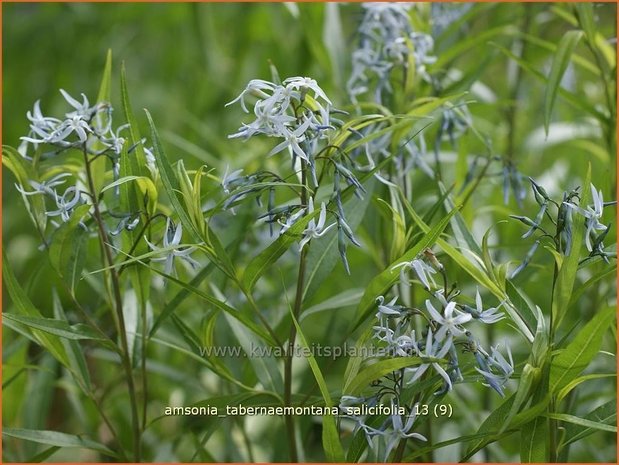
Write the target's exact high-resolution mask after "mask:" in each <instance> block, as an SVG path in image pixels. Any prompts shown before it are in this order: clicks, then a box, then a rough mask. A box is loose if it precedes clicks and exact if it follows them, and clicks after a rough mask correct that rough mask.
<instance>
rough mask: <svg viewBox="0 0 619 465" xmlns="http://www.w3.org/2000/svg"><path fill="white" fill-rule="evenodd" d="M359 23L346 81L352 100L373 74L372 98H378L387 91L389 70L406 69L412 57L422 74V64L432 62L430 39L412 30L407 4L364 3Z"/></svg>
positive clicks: (424, 72)
mask: <svg viewBox="0 0 619 465" xmlns="http://www.w3.org/2000/svg"><path fill="white" fill-rule="evenodd" d="M363 9H364V10H365V12H364V16H363V20H362V21H361V24H360V25H359V28H358V32H359V36H360V41H359V47H358V48H357V49H356V50H355V51H354V52H353V55H352V57H353V68H352V74H351V76H350V79H349V80H348V83H347V89H348V93H349V95H350V97H351V99H352V100H353V102H356V98H357V96H358V95H361V94H364V93H366V92H368V91H369V90H370V86H371V82H372V80H373V79H374V78H375V79H376V84H375V88H374V100H375V101H376V102H377V103H381V102H382V96H383V93H384V92H387V93H391V92H392V88H391V83H390V78H391V72H392V71H393V69H394V68H396V67H402V68H403V69H406V68H407V67H408V63H409V62H410V61H411V60H410V58H411V57H412V58H413V60H414V64H415V71H416V72H417V74H419V75H421V76H423V77H426V78H427V76H428V74H427V71H426V65H427V64H431V63H434V61H436V58H435V57H433V56H432V55H431V53H432V49H433V47H434V41H433V40H432V37H431V36H430V35H428V34H423V33H419V32H415V31H413V30H412V27H411V24H410V18H409V9H410V4H406V3H364V4H363Z"/></svg>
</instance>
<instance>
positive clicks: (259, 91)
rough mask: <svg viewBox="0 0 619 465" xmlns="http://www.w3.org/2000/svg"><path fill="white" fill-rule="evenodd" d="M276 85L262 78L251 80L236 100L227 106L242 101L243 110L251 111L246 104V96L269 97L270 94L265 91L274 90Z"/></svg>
mask: <svg viewBox="0 0 619 465" xmlns="http://www.w3.org/2000/svg"><path fill="white" fill-rule="evenodd" d="M276 87H278V86H277V85H276V84H273V83H272V82H269V81H264V80H262V79H252V80H251V81H249V83H248V84H247V87H245V89H244V90H243V92H241V93H240V95H239V96H238V97H237V98H235V99H234V100H232V101H230V102H228V103H226V106H229V105H232V104H234V103H236V102H239V101H240V102H241V108H242V109H243V111H244V112H245V113H249V110H248V109H247V106H246V105H245V97H246V96H247V95H256V96H258V97H259V98H268V97H269V94H267V93H266V92H265V91H266V90H268V91H271V92H273V91H274V90H275V88H276Z"/></svg>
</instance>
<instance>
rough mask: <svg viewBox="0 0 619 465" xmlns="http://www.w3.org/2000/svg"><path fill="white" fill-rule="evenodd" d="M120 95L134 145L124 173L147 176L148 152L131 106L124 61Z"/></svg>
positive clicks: (132, 144) (131, 142)
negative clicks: (145, 151)
mask: <svg viewBox="0 0 619 465" xmlns="http://www.w3.org/2000/svg"><path fill="white" fill-rule="evenodd" d="M120 97H121V101H122V108H123V113H124V115H125V119H126V120H127V124H129V142H130V145H131V146H132V147H134V149H133V154H134V156H131V157H126V158H127V161H128V162H129V163H130V165H129V166H130V168H129V169H127V170H126V173H124V175H125V176H126V175H135V176H145V175H146V172H147V170H146V154H145V153H144V146H143V145H142V136H141V135H140V129H139V127H138V123H137V121H136V119H135V115H134V114H133V110H132V108H131V101H130V99H129V90H128V89H127V73H126V70H125V64H124V63H122V65H121V68H120ZM121 161H122V159H121Z"/></svg>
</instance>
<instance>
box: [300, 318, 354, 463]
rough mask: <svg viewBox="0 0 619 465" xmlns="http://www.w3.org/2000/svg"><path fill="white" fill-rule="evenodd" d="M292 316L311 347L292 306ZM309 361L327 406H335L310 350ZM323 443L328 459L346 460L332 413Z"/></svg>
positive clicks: (326, 418)
mask: <svg viewBox="0 0 619 465" xmlns="http://www.w3.org/2000/svg"><path fill="white" fill-rule="evenodd" d="M290 316H291V318H292V322H293V323H294V325H295V326H296V328H297V333H298V336H299V340H300V341H301V344H302V345H303V347H305V348H306V349H309V344H308V343H307V339H306V338H305V335H304V334H303V330H302V329H301V326H300V325H299V323H298V322H297V319H296V318H295V317H294V314H293V313H292V308H290ZM307 362H308V363H309V366H310V368H311V369H312V373H314V378H316V383H318V387H319V388H320V393H321V394H322V397H323V398H324V400H325V406H326V407H333V405H334V404H333V400H332V399H331V394H330V393H329V389H328V388H327V383H326V382H325V378H324V376H323V375H322V372H321V371H320V367H319V366H318V363H317V362H316V359H315V358H314V356H313V355H312V353H311V350H310V351H309V355H308V357H307ZM322 445H323V448H324V451H325V455H326V456H327V460H328V461H329V462H343V461H344V450H343V449H342V443H341V442H340V436H339V433H338V430H337V426H336V424H335V418H334V417H333V416H332V415H324V416H323V417H322Z"/></svg>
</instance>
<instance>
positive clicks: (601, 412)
mask: <svg viewBox="0 0 619 465" xmlns="http://www.w3.org/2000/svg"><path fill="white" fill-rule="evenodd" d="M584 419H585V420H590V421H594V422H596V423H602V424H605V425H613V424H616V422H617V400H616V399H614V400H611V401H608V402H606V403H604V404H602V405H600V406H599V407H598V408H596V409H595V410H593V411H592V412H589V413H588V414H587V415H585V416H584ZM597 431H598V429H594V428H589V427H585V426H582V425H577V424H575V423H567V424H566V425H565V437H566V439H565V441H564V442H563V444H562V446H563V447H565V446H567V445H569V444H572V443H574V442H577V441H580V440H581V439H583V438H586V437H587V436H590V435H591V434H593V433H595V432H597Z"/></svg>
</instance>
